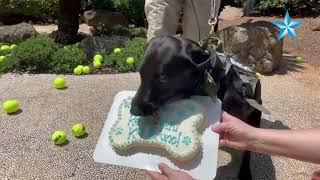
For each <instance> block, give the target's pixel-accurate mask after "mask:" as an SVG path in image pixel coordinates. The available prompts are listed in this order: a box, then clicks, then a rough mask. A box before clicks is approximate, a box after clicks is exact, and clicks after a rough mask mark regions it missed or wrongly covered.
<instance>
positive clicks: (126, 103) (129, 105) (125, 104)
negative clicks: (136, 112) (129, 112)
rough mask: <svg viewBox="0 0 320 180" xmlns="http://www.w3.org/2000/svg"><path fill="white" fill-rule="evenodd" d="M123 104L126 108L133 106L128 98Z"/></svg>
mask: <svg viewBox="0 0 320 180" xmlns="http://www.w3.org/2000/svg"><path fill="white" fill-rule="evenodd" d="M123 106H124V107H125V108H130V107H131V101H130V100H128V99H125V100H124V101H123Z"/></svg>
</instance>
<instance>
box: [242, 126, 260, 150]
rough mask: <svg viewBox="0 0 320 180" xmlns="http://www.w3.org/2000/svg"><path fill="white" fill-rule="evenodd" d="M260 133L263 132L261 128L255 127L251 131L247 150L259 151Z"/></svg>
mask: <svg viewBox="0 0 320 180" xmlns="http://www.w3.org/2000/svg"><path fill="white" fill-rule="evenodd" d="M260 131H261V129H260V128H255V127H253V128H252V129H251V130H250V131H249V137H248V144H247V148H246V150H248V151H254V152H256V151H257V147H258V146H259V144H260V141H259V136H260Z"/></svg>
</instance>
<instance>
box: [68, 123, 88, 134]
mask: <svg viewBox="0 0 320 180" xmlns="http://www.w3.org/2000/svg"><path fill="white" fill-rule="evenodd" d="M71 130H72V132H73V134H74V136H76V137H81V136H83V135H84V134H85V133H86V128H85V127H84V125H83V124H81V123H78V124H75V125H73V126H72V129H71Z"/></svg>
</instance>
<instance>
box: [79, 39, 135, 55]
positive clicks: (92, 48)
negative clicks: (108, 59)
mask: <svg viewBox="0 0 320 180" xmlns="http://www.w3.org/2000/svg"><path fill="white" fill-rule="evenodd" d="M128 40H129V38H128V37H125V36H111V37H100V36H94V37H87V38H84V39H83V40H82V41H81V44H82V46H83V48H84V51H85V53H86V54H87V57H88V58H92V57H93V56H94V54H95V53H102V54H104V53H108V52H109V51H110V50H112V49H113V48H114V47H116V46H120V45H122V44H123V43H125V42H127V41H128Z"/></svg>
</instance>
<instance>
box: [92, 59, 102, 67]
mask: <svg viewBox="0 0 320 180" xmlns="http://www.w3.org/2000/svg"><path fill="white" fill-rule="evenodd" d="M93 67H94V68H96V69H100V68H101V63H100V62H99V61H93Z"/></svg>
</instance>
